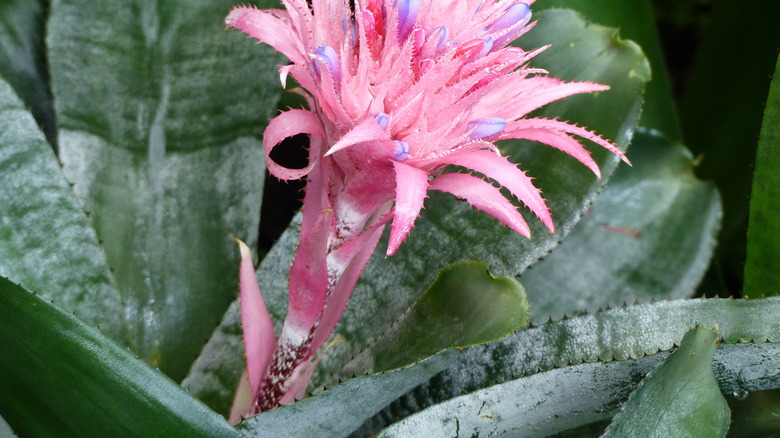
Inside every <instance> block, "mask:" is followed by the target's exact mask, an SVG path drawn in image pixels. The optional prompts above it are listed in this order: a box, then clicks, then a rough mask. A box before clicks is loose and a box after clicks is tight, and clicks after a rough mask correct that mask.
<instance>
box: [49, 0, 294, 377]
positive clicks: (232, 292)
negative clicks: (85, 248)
mask: <svg viewBox="0 0 780 438" xmlns="http://www.w3.org/2000/svg"><path fill="white" fill-rule="evenodd" d="M231 4H232V2H230V1H211V0H200V1H183V0H180V1H165V2H147V1H141V0H138V1H133V2H128V3H124V4H123V5H122V7H117V6H116V5H114V4H109V3H100V4H97V3H95V2H90V1H86V0H60V1H55V2H53V4H52V6H51V18H50V20H49V25H48V40H47V42H48V46H49V51H48V53H49V64H50V66H51V78H52V89H53V93H54V97H55V108H56V111H57V121H58V123H59V128H60V137H59V144H60V157H61V159H62V162H63V165H64V169H65V173H66V175H67V177H68V178H69V179H70V180H71V181H72V182H73V183H75V190H76V193H77V194H78V195H79V196H80V197H81V198H82V199H83V200H84V203H85V205H86V208H87V209H88V210H89V211H91V212H92V219H93V223H94V226H95V228H96V229H97V233H98V236H99V237H100V239H101V240H102V241H103V242H104V247H105V250H106V254H107V256H108V262H109V265H110V266H111V267H112V269H113V271H114V276H115V278H116V283H117V286H118V287H119V289H120V291H121V293H122V296H123V298H124V301H125V304H126V314H127V316H128V320H129V321H130V326H131V334H132V338H133V346H134V348H135V349H136V351H137V352H138V353H139V354H140V355H141V357H143V358H144V359H145V360H147V361H149V362H150V363H152V364H153V365H155V366H159V367H160V368H161V369H162V370H163V371H164V372H166V373H168V374H169V375H170V376H171V377H172V378H174V379H175V380H179V379H181V378H182V377H183V376H184V374H185V373H186V370H187V369H188V368H189V366H190V364H191V363H192V361H193V360H194V358H195V356H196V355H197V353H198V352H199V351H200V350H201V349H202V347H203V343H204V340H205V339H207V338H208V336H209V335H210V334H211V332H212V331H213V330H214V327H216V326H217V324H218V323H219V320H220V318H221V316H222V314H223V313H224V312H225V309H226V308H227V307H228V305H229V304H230V302H231V301H232V300H233V299H234V298H235V296H236V290H237V284H236V276H235V270H236V266H238V256H237V252H236V250H235V244H234V243H233V238H234V237H239V238H241V239H242V240H244V241H245V242H247V243H248V244H249V245H254V243H255V242H256V239H257V227H258V223H259V212H260V202H261V196H262V182H263V177H264V167H263V152H262V146H261V145H260V142H259V141H258V139H257V138H256V135H257V134H258V133H260V132H262V129H263V128H262V125H263V123H264V122H265V120H266V119H267V118H268V117H269V116H270V115H271V114H272V112H273V110H274V108H275V104H276V101H277V100H278V97H279V94H280V92H281V87H280V86H279V83H278V76H277V75H276V74H275V70H276V69H277V65H278V64H279V63H280V59H279V58H278V57H276V56H272V51H271V50H270V49H265V48H258V47H255V48H253V49H251V50H250V48H252V45H251V44H249V46H247V42H246V41H245V38H244V37H243V36H241V35H240V34H238V33H237V32H226V31H225V29H224V24H223V20H224V17H225V15H226V14H227V11H228V10H229V7H230V5H231Z"/></svg>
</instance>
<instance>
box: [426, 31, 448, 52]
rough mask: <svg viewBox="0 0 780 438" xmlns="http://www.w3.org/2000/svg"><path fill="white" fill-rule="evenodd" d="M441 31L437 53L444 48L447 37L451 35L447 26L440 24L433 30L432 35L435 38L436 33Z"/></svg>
mask: <svg viewBox="0 0 780 438" xmlns="http://www.w3.org/2000/svg"><path fill="white" fill-rule="evenodd" d="M437 32H438V33H439V42H438V43H436V53H440V52H441V51H442V50H444V48H445V45H446V44H447V38H449V36H450V30H449V29H447V27H446V26H439V27H437V28H435V29H433V30H432V31H431V35H430V37H431V38H433V37H434V36H435V35H436V33H437Z"/></svg>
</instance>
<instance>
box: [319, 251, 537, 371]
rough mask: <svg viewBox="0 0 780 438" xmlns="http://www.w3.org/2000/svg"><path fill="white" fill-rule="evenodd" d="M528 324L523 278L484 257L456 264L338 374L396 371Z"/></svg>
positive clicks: (500, 335) (444, 271)
mask: <svg viewBox="0 0 780 438" xmlns="http://www.w3.org/2000/svg"><path fill="white" fill-rule="evenodd" d="M526 324H528V300H527V298H526V296H525V291H524V290H523V287H522V285H520V283H518V282H517V281H516V280H515V279H514V278H511V277H507V276H503V277H494V276H492V275H491V274H490V273H489V272H488V270H487V264H485V263H482V262H473V261H471V262H461V263H456V264H453V265H451V266H448V267H447V268H445V269H444V270H442V272H441V273H440V274H439V277H437V279H436V280H435V281H434V282H433V284H431V286H430V287H429V288H428V289H427V290H426V291H425V292H424V293H423V294H422V295H421V296H420V298H419V299H418V300H417V301H416V302H415V303H414V305H412V307H411V308H410V309H409V311H408V312H406V313H405V314H404V315H403V316H401V317H400V318H399V320H398V321H396V322H395V323H394V324H393V325H392V326H391V327H389V328H388V329H387V330H386V331H385V332H384V333H382V334H381V335H380V336H379V337H377V338H375V339H374V340H373V342H372V343H371V345H370V346H369V347H368V348H366V349H365V350H363V351H362V352H361V353H360V355H358V356H357V357H356V358H354V359H353V360H351V361H350V362H349V363H347V364H346V365H345V366H344V368H343V369H342V370H340V372H339V374H349V373H350V372H353V371H354V372H355V373H360V374H363V373H379V372H383V371H388V370H392V369H395V368H399V367H403V366H406V365H408V364H413V363H416V362H419V361H420V360H422V359H425V358H427V357H429V356H433V355H434V354H436V353H438V352H440V351H442V350H445V349H448V348H465V347H469V346H472V345H478V344H483V343H487V342H491V341H495V340H498V339H501V338H503V337H505V336H507V335H508V334H510V333H512V332H514V331H515V330H517V329H519V328H520V327H523V326H525V325H526ZM325 384H326V385H328V382H326V383H325Z"/></svg>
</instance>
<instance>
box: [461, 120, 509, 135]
mask: <svg viewBox="0 0 780 438" xmlns="http://www.w3.org/2000/svg"><path fill="white" fill-rule="evenodd" d="M504 128H506V120H504V119H502V118H501V117H488V118H486V119H480V120H474V121H472V122H469V124H468V131H469V132H470V134H469V137H470V138H471V139H472V140H479V139H481V138H486V137H491V136H493V135H496V134H498V133H499V132H501V131H503V130H504Z"/></svg>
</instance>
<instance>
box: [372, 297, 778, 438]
mask: <svg viewBox="0 0 780 438" xmlns="http://www.w3.org/2000/svg"><path fill="white" fill-rule="evenodd" d="M779 315H780V299H778V298H766V299H763V300H750V301H747V300H733V299H697V300H678V301H662V302H657V303H651V304H641V305H635V306H626V307H621V308H617V309H611V310H607V311H601V312H597V313H593V314H585V315H580V316H577V317H574V318H570V319H564V320H561V321H556V322H551V323H548V324H544V325H542V326H539V327H534V328H530V329H527V330H523V331H519V332H516V333H514V334H512V335H510V336H508V337H507V338H504V339H502V340H500V341H498V342H493V343H490V344H487V345H480V346H477V347H473V348H470V349H468V350H466V351H464V353H463V354H462V355H461V356H459V357H458V359H457V361H456V362H455V363H453V365H451V366H450V368H449V369H448V370H446V371H444V372H443V373H442V374H440V375H438V376H436V377H435V378H433V379H432V380H431V381H430V382H428V383H426V384H425V385H422V386H420V387H419V388H417V389H415V390H414V391H412V392H411V393H410V394H408V395H407V396H405V397H403V398H402V399H399V400H398V401H396V402H394V403H393V404H391V405H390V406H389V407H388V408H387V409H386V410H385V411H383V412H382V413H381V414H380V415H377V416H376V417H375V418H374V419H373V420H372V421H371V422H369V423H368V424H367V426H366V427H368V428H369V429H373V430H377V429H381V428H382V427H385V426H387V424H388V423H387V421H388V420H392V421H395V420H394V419H397V418H399V417H400V418H403V417H405V416H407V415H409V414H411V413H414V412H417V411H419V410H421V409H424V408H426V407H428V406H431V405H434V404H437V403H439V401H441V400H448V399H451V398H453V397H457V396H458V395H460V394H463V393H464V392H465V393H469V392H473V391H478V390H480V389H481V388H483V387H484V386H485V385H486V384H488V385H491V384H495V383H499V384H501V383H504V382H511V381H515V380H516V379H518V377H519V376H524V375H537V374H547V375H549V373H550V372H551V371H550V370H555V369H556V368H562V369H568V368H569V367H571V366H572V365H575V364H581V363H595V364H602V363H603V364H605V365H609V364H610V363H613V362H614V361H626V360H632V359H639V358H643V357H647V356H652V355H655V354H656V353H658V352H659V351H667V350H669V349H671V348H673V347H674V346H675V345H679V343H680V342H681V340H682V338H683V337H684V335H685V333H686V332H688V331H689V330H690V328H691V327H694V326H696V325H697V324H702V325H707V326H713V327H714V326H716V325H717V326H718V328H719V330H720V335H721V336H722V339H723V342H725V343H740V342H756V343H758V344H757V345H756V347H757V348H756V349H754V350H751V351H756V352H757V353H756V355H755V356H746V355H743V354H738V353H734V354H733V355H731V356H729V357H730V359H729V360H730V361H732V362H731V363H727V364H722V365H716V367H715V369H716V374H717V375H718V379H719V381H721V382H726V381H728V384H726V383H721V385H722V389H723V391H726V392H737V391H744V390H756V389H770V388H774V387H776V386H778V385H780V376H778V375H777V374H776V371H774V368H773V367H774V366H775V365H773V364H774V362H773V360H775V359H771V358H772V357H773V356H772V355H771V354H766V355H765V354H764V353H761V348H764V347H762V346H764V345H767V347H766V348H769V349H775V350H777V348H778V342H779V341H780V324H779V323H778V321H779V320H780V318H778V316H779ZM764 343H767V344H764ZM724 347H726V346H721V348H720V349H719V351H720V350H722V349H723V348H724ZM735 351H737V352H739V351H747V350H739V349H737V350H735ZM716 362H717V361H716ZM740 369H743V370H747V369H749V370H752V371H755V372H756V374H755V376H751V372H752V371H751V372H748V373H744V374H743V373H740V372H738V371H737V372H735V371H733V370H740ZM727 370H731V371H727ZM647 371H649V368H648V369H647V370H646V371H645V372H644V373H646V372H647ZM642 375H644V374H642ZM759 375H761V376H762V377H759ZM770 375H771V376H770ZM754 377H755V378H754ZM540 379H545V378H543V377H540ZM638 382H639V380H636V383H638ZM607 383H609V382H608V381H607ZM607 383H604V384H603V385H602V384H598V385H597V386H598V387H600V386H604V388H605V389H604V390H605V391H606V390H608V389H609V388H612V389H615V387H614V386H611V385H612V384H611V383H609V384H607ZM561 385H563V386H566V385H565V384H563V383H561ZM592 385H594V383H593V382H590V383H587V385H586V386H588V387H590V386H592ZM631 390H633V388H632V389H631ZM511 391H517V388H515V389H513V390H510V393H511ZM620 391H624V389H620ZM544 392H545V391H542V393H544ZM548 392H549V391H548ZM629 392H630V391H628V392H625V394H624V395H625V397H627V396H628V393H629ZM529 397H530V396H529ZM534 397H535V396H534ZM623 400H625V398H623ZM525 403H530V404H533V400H532V399H527V400H526V401H525ZM621 403H622V401H621ZM617 407H618V405H612V407H611V408H610V409H611V411H610V412H614V410H616V409H617ZM572 409H574V410H575V411H576V410H577V408H576V407H573V408H572ZM600 409H603V408H600ZM563 412H564V413H562V414H561V415H564V416H565V415H566V414H565V410H564V411H563ZM602 414H603V411H602ZM544 417H545V418H547V417H548V415H546V414H545V416H544ZM608 418H609V416H604V415H602V416H600V417H599V418H598V419H599V420H604V419H608ZM583 420H586V421H585V423H581V422H580V421H583ZM577 421H578V422H580V423H577V424H579V425H582V424H588V422H589V421H590V420H589V419H588V415H585V416H584V417H582V418H580V420H577ZM593 421H595V420H593ZM566 427H567V428H568V427H569V426H566ZM571 427H574V426H571ZM561 430H565V429H561ZM542 436H544V435H542Z"/></svg>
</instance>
